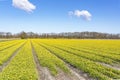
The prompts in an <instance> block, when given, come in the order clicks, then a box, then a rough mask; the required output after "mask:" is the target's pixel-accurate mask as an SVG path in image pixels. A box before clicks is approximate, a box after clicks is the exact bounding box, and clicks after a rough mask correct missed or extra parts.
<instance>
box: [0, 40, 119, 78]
mask: <svg viewBox="0 0 120 80" xmlns="http://www.w3.org/2000/svg"><path fill="white" fill-rule="evenodd" d="M115 79H116V80H119V79H120V40H87V39H80V40H79V39H26V40H10V41H9V40H8V41H5V42H0V80H115Z"/></svg>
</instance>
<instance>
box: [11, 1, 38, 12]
mask: <svg viewBox="0 0 120 80" xmlns="http://www.w3.org/2000/svg"><path fill="white" fill-rule="evenodd" d="M12 3H13V4H12V5H13V6H14V7H16V8H19V9H22V10H25V11H27V12H32V11H33V10H34V9H36V6H35V5H33V4H32V3H30V2H29V1H28V0H12Z"/></svg>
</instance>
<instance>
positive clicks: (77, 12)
mask: <svg viewBox="0 0 120 80" xmlns="http://www.w3.org/2000/svg"><path fill="white" fill-rule="evenodd" d="M68 15H70V16H76V17H78V18H83V19H85V20H88V21H90V20H91V17H92V15H91V14H90V13H89V12H88V11H87V10H81V11H80V10H75V11H69V12H68Z"/></svg>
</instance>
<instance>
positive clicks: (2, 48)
mask: <svg viewBox="0 0 120 80" xmlns="http://www.w3.org/2000/svg"><path fill="white" fill-rule="evenodd" d="M20 42H21V41H15V42H12V43H9V44H7V45H4V46H1V47H0V52H1V51H3V50H6V49H8V48H11V47H13V46H15V45H17V44H19V43H20Z"/></svg>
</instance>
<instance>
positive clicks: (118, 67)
mask: <svg viewBox="0 0 120 80" xmlns="http://www.w3.org/2000/svg"><path fill="white" fill-rule="evenodd" d="M99 64H101V65H103V66H106V67H109V68H112V69H115V70H120V65H116V64H114V65H109V64H105V63H100V62H99Z"/></svg>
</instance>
